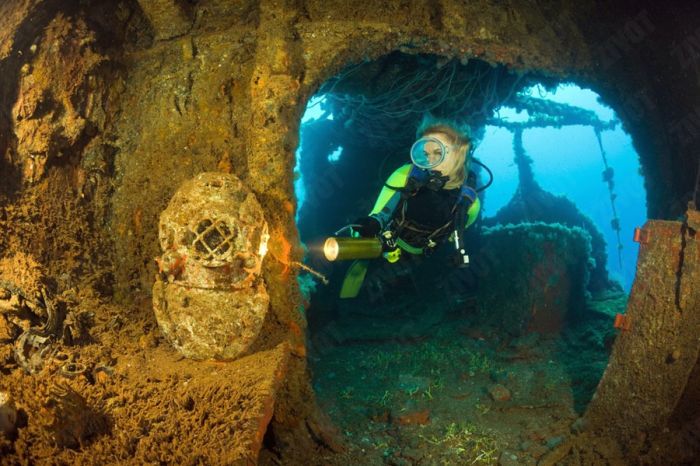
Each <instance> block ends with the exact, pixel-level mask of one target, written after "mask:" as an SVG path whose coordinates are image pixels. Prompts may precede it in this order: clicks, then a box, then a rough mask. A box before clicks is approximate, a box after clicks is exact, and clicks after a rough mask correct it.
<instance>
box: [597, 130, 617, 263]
mask: <svg viewBox="0 0 700 466" xmlns="http://www.w3.org/2000/svg"><path fill="white" fill-rule="evenodd" d="M593 131H594V132H595V137H596V139H597V140H598V148H599V149H600V156H601V157H602V158H603V165H605V170H603V181H605V182H606V183H607V185H608V192H609V193H610V205H611V206H612V212H613V218H612V220H611V221H610V226H612V228H613V230H615V234H616V235H617V259H618V261H619V263H620V268H622V248H623V246H622V240H621V239H620V230H621V228H620V218H619V217H618V216H617V209H616V208H615V199H616V198H617V194H615V192H614V188H615V180H614V175H615V171H614V170H613V169H612V167H611V166H610V165H608V157H607V156H606V154H605V149H603V138H602V137H601V135H600V128H599V127H597V126H594V127H593Z"/></svg>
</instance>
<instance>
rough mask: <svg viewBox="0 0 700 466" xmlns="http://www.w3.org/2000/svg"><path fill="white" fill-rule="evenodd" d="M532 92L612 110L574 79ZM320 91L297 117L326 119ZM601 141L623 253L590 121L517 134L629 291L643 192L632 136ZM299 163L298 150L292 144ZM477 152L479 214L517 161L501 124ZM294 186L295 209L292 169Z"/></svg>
mask: <svg viewBox="0 0 700 466" xmlns="http://www.w3.org/2000/svg"><path fill="white" fill-rule="evenodd" d="M529 93H530V95H532V96H533V97H538V98H545V99H549V100H552V101H555V102H560V103H565V104H569V105H574V106H577V107H581V108H584V109H587V110H591V111H593V112H595V113H596V115H597V116H598V117H599V118H600V119H601V120H603V121H609V120H611V119H614V118H615V114H614V112H613V110H612V109H610V108H609V107H607V106H605V105H604V104H602V103H601V102H600V99H599V97H598V95H597V94H595V93H594V92H592V91H590V90H587V89H581V88H580V87H578V86H576V85H572V84H563V85H560V86H559V87H558V88H557V89H556V90H555V91H553V92H547V91H546V90H545V89H544V88H542V87H540V86H536V87H533V88H532V89H530V90H529ZM323 101H324V97H323V96H316V97H314V98H313V99H312V100H311V101H310V102H309V105H308V107H307V111H306V112H305V114H304V116H303V118H302V131H301V137H302V138H303V137H304V135H303V124H304V123H306V122H308V121H311V120H314V119H317V118H329V119H332V118H333V115H332V114H326V113H324V110H323ZM497 115H498V116H499V117H500V118H502V119H507V120H509V121H524V120H526V119H527V114H526V113H525V112H522V113H520V114H517V113H516V112H515V111H514V110H512V109H509V108H501V109H500V110H499V111H498V114H497ZM602 142H603V148H604V150H605V152H606V156H607V161H608V165H609V166H610V167H612V168H613V169H614V171H615V178H614V179H615V188H614V192H615V194H616V195H617V198H616V200H615V205H616V210H617V214H618V217H619V219H620V226H621V232H620V244H621V245H622V250H621V251H622V254H621V260H620V258H619V257H618V238H617V235H616V232H615V230H613V228H612V226H611V224H610V222H611V220H612V219H613V211H612V206H611V202H610V193H609V191H608V186H607V184H606V183H604V182H603V179H602V172H603V169H604V163H603V159H602V156H601V153H600V149H599V147H598V142H597V140H596V137H595V133H594V131H593V128H591V127H590V126H565V127H562V128H533V129H527V130H525V131H524V133H523V146H524V148H525V151H526V153H527V155H528V156H529V157H531V158H532V159H533V171H534V174H535V178H536V180H537V181H538V182H539V184H540V186H541V187H542V188H543V189H544V190H546V191H549V192H551V193H553V194H555V195H564V196H566V197H568V198H569V199H570V200H571V201H573V202H574V203H575V204H576V205H577V207H578V208H579V209H580V210H581V211H582V212H583V213H584V214H585V215H587V216H588V217H590V218H591V219H592V220H593V221H594V222H595V223H596V225H597V226H598V228H599V229H600V231H601V233H602V234H603V235H604V237H605V240H606V242H607V251H608V264H607V266H608V271H609V273H610V277H611V278H613V279H616V280H617V281H619V282H620V283H621V284H622V286H623V288H624V289H625V290H626V291H628V292H629V290H630V289H631V286H632V282H633V279H634V275H635V268H636V261H637V253H638V246H637V244H636V243H634V242H633V241H632V235H633V231H634V228H635V227H637V226H641V225H643V224H644V222H645V221H646V212H647V209H646V192H645V190H644V181H643V178H642V176H641V175H640V165H639V157H638V155H637V153H636V151H635V150H634V147H633V145H632V140H631V138H630V136H629V135H628V134H627V133H626V132H625V131H624V130H623V129H622V128H621V125H618V126H617V127H616V129H615V130H613V131H604V132H603V133H602ZM296 155H297V162H298V160H299V157H301V156H302V154H301V153H300V151H299V150H298V151H297V154H296ZM341 156H342V148H338V149H336V150H335V151H334V152H332V153H329V154H328V157H329V161H337V160H339V158H340V157H341ZM475 156H476V157H477V158H478V159H480V160H481V161H482V162H484V163H485V164H486V165H488V166H489V168H491V170H492V171H493V173H494V177H495V181H494V183H493V185H492V186H491V187H490V188H489V189H488V191H487V192H486V193H487V194H486V201H485V203H484V206H483V210H482V215H484V216H485V217H491V216H494V215H495V214H496V213H497V212H498V210H499V209H500V208H501V207H503V206H504V205H505V204H506V203H508V201H509V200H510V199H511V197H512V196H513V193H514V191H515V189H516V187H517V183H518V176H517V168H516V166H515V164H514V163H513V157H514V153H513V147H512V133H510V132H509V131H508V130H506V129H502V128H498V127H494V126H488V127H487V128H486V131H485V135H484V138H483V140H482V141H481V143H480V144H479V146H478V147H477V148H476V151H475ZM296 175H297V176H296V181H295V189H296V196H297V202H298V205H297V212H299V210H300V209H301V206H302V204H303V202H304V199H305V189H304V180H303V179H302V178H301V176H300V174H299V173H297V174H296Z"/></svg>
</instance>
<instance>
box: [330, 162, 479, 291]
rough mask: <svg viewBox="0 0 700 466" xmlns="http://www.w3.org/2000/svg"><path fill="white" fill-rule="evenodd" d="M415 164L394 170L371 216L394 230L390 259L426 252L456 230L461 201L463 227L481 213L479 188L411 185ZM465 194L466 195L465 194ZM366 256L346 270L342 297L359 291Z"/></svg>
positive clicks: (388, 256)
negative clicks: (429, 187) (465, 203)
mask: <svg viewBox="0 0 700 466" xmlns="http://www.w3.org/2000/svg"><path fill="white" fill-rule="evenodd" d="M415 170H416V168H415V166H414V165H413V164H406V165H403V166H401V167H399V168H398V169H397V170H396V171H394V173H392V174H391V176H390V177H389V179H388V180H387V182H386V183H385V185H384V187H383V188H382V190H381V192H380V193H379V196H378V197H377V201H376V202H375V204H374V208H373V209H372V211H371V212H370V216H371V217H374V218H375V219H377V220H378V221H379V224H380V225H381V231H387V230H390V231H392V233H393V235H394V236H395V238H396V244H397V246H398V248H397V249H396V251H394V252H393V253H388V254H385V257H386V258H387V260H389V261H390V262H394V261H396V260H398V257H399V255H400V253H401V251H405V252H407V253H410V254H423V253H424V252H426V251H427V250H430V249H432V248H433V247H434V246H436V245H437V244H439V243H440V242H441V241H443V240H444V239H446V238H447V237H448V236H450V234H451V233H452V232H454V230H455V224H454V222H455V219H456V218H458V217H460V216H459V215H457V213H458V209H459V208H460V201H462V202H467V205H465V206H463V208H466V215H464V216H463V217H462V218H464V222H465V223H464V228H467V227H469V226H470V225H471V224H472V223H474V221H476V218H477V216H478V214H479V210H480V209H481V203H480V202H479V198H478V196H477V195H476V192H475V191H474V190H473V189H472V188H470V187H468V186H462V187H461V188H455V189H438V190H432V189H428V188H425V187H422V188H421V187H419V188H417V189H413V188H412V186H411V185H412V178H414V177H415ZM465 196H466V197H465ZM367 265H368V261H367V260H356V261H355V262H353V263H352V265H351V266H350V268H349V269H348V272H347V274H346V277H345V280H344V282H343V286H342V289H341V292H340V297H341V298H354V297H355V296H357V294H358V293H359V291H360V287H361V286H362V282H363V281H364V277H365V274H366V273H367Z"/></svg>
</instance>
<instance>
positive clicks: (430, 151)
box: [411, 136, 448, 170]
mask: <svg viewBox="0 0 700 466" xmlns="http://www.w3.org/2000/svg"><path fill="white" fill-rule="evenodd" d="M447 152H448V149H447V147H446V146H445V144H444V143H443V142H442V141H440V140H439V139H437V138H434V137H430V136H426V137H422V138H420V139H418V140H417V141H416V142H414V143H413V146H411V160H412V161H413V163H414V164H415V165H416V166H417V167H420V168H424V169H426V170H429V169H431V168H435V167H437V166H438V165H440V163H442V161H443V160H445V157H446V156H447Z"/></svg>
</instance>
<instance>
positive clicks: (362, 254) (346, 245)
mask: <svg viewBox="0 0 700 466" xmlns="http://www.w3.org/2000/svg"><path fill="white" fill-rule="evenodd" d="M382 250H383V248H382V242H381V240H380V239H379V238H345V237H342V238H341V237H338V236H331V237H330V238H328V239H327V240H326V242H325V243H324V244H323V254H324V255H325V256H326V259H328V260H329V261H336V260H347V259H374V258H376V257H379V256H381V255H382Z"/></svg>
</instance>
